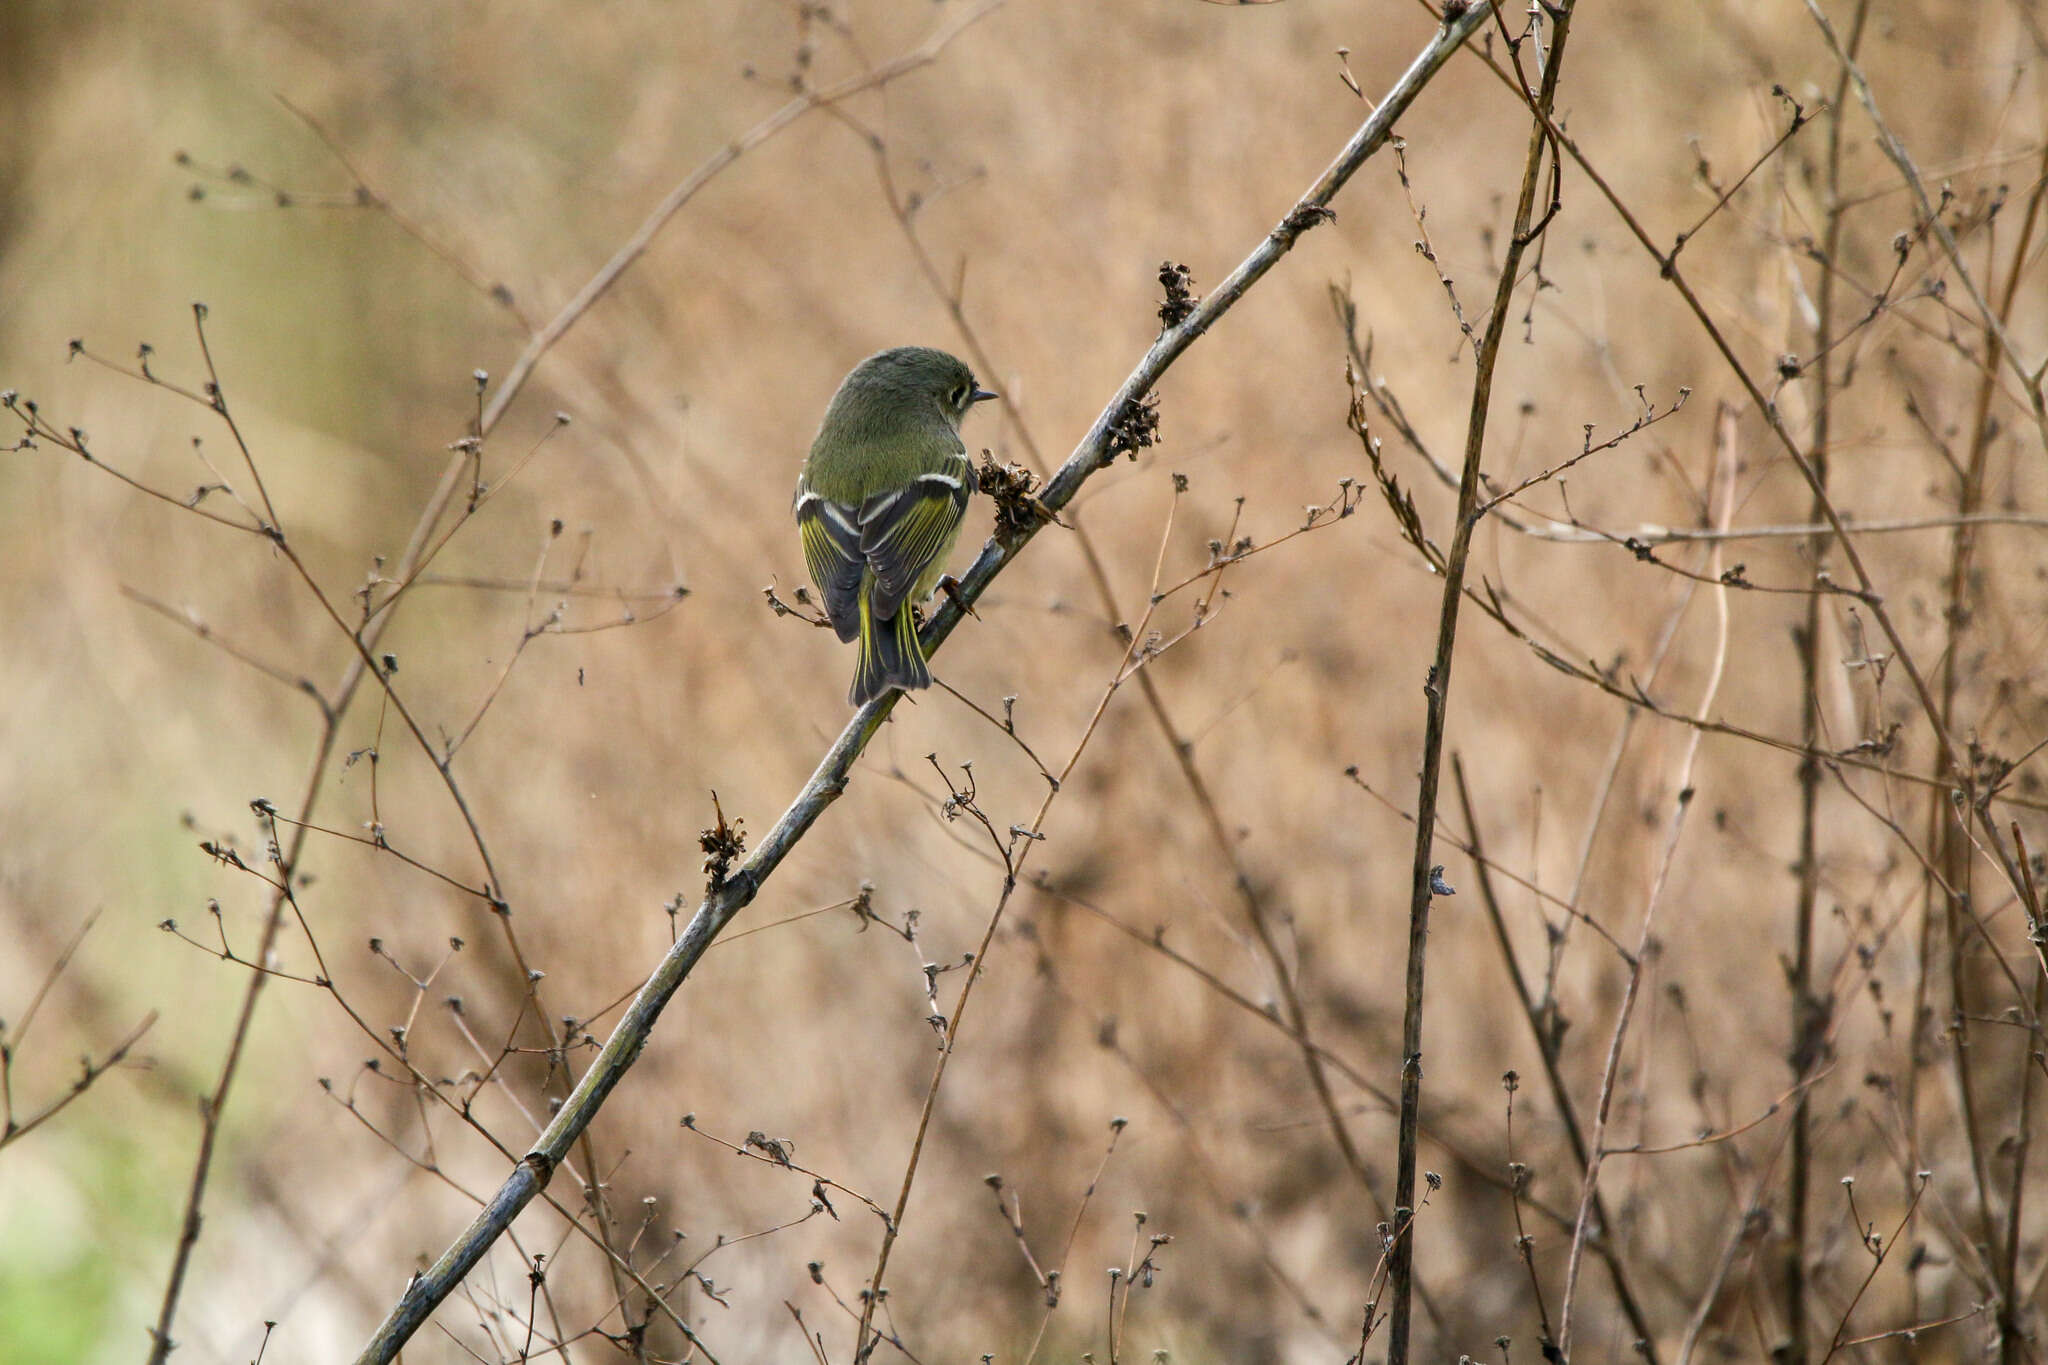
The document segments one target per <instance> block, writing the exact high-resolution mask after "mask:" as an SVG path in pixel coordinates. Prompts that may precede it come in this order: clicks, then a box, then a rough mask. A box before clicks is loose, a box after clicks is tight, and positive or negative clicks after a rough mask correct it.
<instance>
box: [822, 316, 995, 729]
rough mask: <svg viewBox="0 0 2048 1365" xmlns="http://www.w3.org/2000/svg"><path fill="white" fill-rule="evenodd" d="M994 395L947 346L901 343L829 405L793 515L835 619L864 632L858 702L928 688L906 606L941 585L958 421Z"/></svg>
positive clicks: (961, 483)
mask: <svg viewBox="0 0 2048 1365" xmlns="http://www.w3.org/2000/svg"><path fill="white" fill-rule="evenodd" d="M994 397H995V395H994V394H992V393H990V392H989V391H988V390H987V389H984V388H982V387H980V386H979V385H977V384H976V383H975V382H974V373H973V371H971V370H969V369H968V368H967V366H965V365H963V364H962V363H961V362H960V361H958V360H956V359H954V358H953V357H952V356H950V355H947V354H946V353H945V352H944V351H935V350H932V349H931V348H930V347H927V346H899V347H897V348H896V349H894V350H890V351H883V352H881V353H880V354H878V355H871V356H869V357H868V358H867V359H866V360H863V361H861V363H860V364H858V365H856V366H854V367H853V373H851V374H849V375H847V376H846V379H845V380H844V382H842V383H841V384H840V385H839V392H837V393H835V394H833V395H832V404H831V406H830V407H828V408H826V409H825V420H824V421H823V422H822V423H820V424H819V426H818V437H817V439H816V440H815V441H812V442H811V453H810V456H809V457H808V458H807V459H805V461H804V469H803V473H802V474H801V475H799V476H798V478H797V481H796V506H795V511H796V524H797V529H798V531H799V532H801V533H802V536H803V544H804V563H805V565H806V566H807V567H808V568H809V569H810V571H811V579H812V581H814V582H815V583H817V585H818V591H819V592H820V593H821V594H823V596H824V599H825V615H826V616H827V617H828V618H830V620H831V622H832V628H833V629H834V630H836V631H838V632H839V638H840V639H841V640H853V639H858V640H859V641H860V653H859V657H858V658H856V659H855V661H854V666H853V686H852V688H850V689H849V690H848V692H847V694H846V699H847V701H848V702H850V703H851V704H852V705H854V706H865V705H866V704H867V703H868V702H870V701H873V700H874V699H875V698H876V697H879V696H881V695H882V694H883V693H884V692H886V691H888V690H889V689H890V688H892V687H901V688H904V689H906V690H908V689H912V688H919V687H930V686H931V683H932V674H931V670H930V669H929V668H928V667H926V666H925V661H924V649H923V647H922V646H920V645H919V644H918V641H917V621H916V618H915V617H914V616H913V615H912V614H911V610H910V608H911V605H912V604H913V603H915V602H920V601H922V600H924V598H925V597H926V595H927V594H929V593H930V592H931V590H932V589H933V587H935V586H936V585H937V584H938V581H939V578H940V576H941V575H942V574H944V572H945V569H946V556H947V555H948V554H950V553H952V549H953V542H954V540H955V539H957V538H958V537H959V535H960V523H961V521H962V520H963V519H964V518H965V516H966V514H967V496H968V494H969V493H970V492H972V491H973V488H974V466H973V465H972V464H971V463H969V461H968V459H967V447H966V446H965V445H963V444H962V443H961V441H960V423H961V420H962V419H963V418H965V417H966V416H967V412H968V409H970V408H972V407H973V406H974V405H975V404H976V403H979V402H981V401H982V400H984V399H988V398H994Z"/></svg>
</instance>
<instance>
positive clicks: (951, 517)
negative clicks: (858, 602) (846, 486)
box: [859, 456, 972, 620]
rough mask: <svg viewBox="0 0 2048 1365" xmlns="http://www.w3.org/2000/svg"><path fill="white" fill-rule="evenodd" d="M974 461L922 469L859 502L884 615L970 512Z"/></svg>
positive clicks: (876, 600)
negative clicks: (896, 485)
mask: <svg viewBox="0 0 2048 1365" xmlns="http://www.w3.org/2000/svg"><path fill="white" fill-rule="evenodd" d="M971 468H972V467H971V466H970V465H969V464H968V463H967V461H966V458H965V457H964V456H961V457H956V458H955V459H954V460H952V461H950V462H948V467H947V468H946V469H945V470H944V471H943V472H940V471H934V472H932V473H929V474H920V475H918V476H917V477H916V478H914V479H912V480H911V481H910V482H909V483H907V484H904V485H903V486H902V487H900V488H892V489H890V490H889V491H888V492H886V493H877V494H875V495H874V496H873V497H871V498H869V499H868V500H867V501H866V502H864V503H862V504H861V507H860V518H859V522H860V554H861V557H862V558H863V559H864V560H866V561H867V566H868V568H870V569H872V570H873V571H874V575H875V586H874V589H873V591H872V594H871V596H870V599H869V606H870V607H871V608H872V609H873V611H874V613H875V615H876V616H877V617H879V618H880V619H882V620H887V619H888V618H890V617H892V616H894V615H895V614H896V613H897V612H899V611H901V610H902V609H903V605H904V603H905V602H907V601H908V600H909V599H910V598H911V596H912V595H913V593H914V591H915V590H916V589H917V587H918V583H919V580H920V579H922V578H923V577H924V575H925V571H926V570H927V569H929V568H931V567H932V565H933V563H934V562H935V561H936V560H937V559H938V557H939V556H940V555H942V554H944V553H945V552H946V549H947V548H948V547H949V546H950V545H951V544H952V543H953V537H954V535H955V534H956V533H957V532H958V531H959V529H960V519H961V518H962V517H963V516H965V515H966V514H967V495H968V492H969V489H968V485H967V478H968V474H969V473H970V471H971Z"/></svg>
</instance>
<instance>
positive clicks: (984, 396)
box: [967, 389, 999, 407]
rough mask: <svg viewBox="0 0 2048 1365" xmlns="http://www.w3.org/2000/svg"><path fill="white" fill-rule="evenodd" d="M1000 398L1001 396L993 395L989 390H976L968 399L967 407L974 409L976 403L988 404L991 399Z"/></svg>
mask: <svg viewBox="0 0 2048 1365" xmlns="http://www.w3.org/2000/svg"><path fill="white" fill-rule="evenodd" d="M998 396H999V395H997V394H995V393H992V392H991V391H989V390H988V389H976V390H975V391H974V393H973V394H972V395H971V396H970V397H969V398H968V400H967V406H969V407H973V406H974V405H975V404H976V403H986V402H987V401H988V400H989V399H991V398H995V397H998Z"/></svg>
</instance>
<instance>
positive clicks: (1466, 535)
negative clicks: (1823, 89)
mask: <svg viewBox="0 0 2048 1365" xmlns="http://www.w3.org/2000/svg"><path fill="white" fill-rule="evenodd" d="M1496 2H1497V0H1496ZM1472 8H1473V9H1474V10H1477V11H1479V12H1480V13H1482V14H1490V13H1496V11H1495V10H1494V9H1493V8H1492V7H1490V6H1486V5H1474V6H1473V7H1472ZM1551 13H1552V14H1553V16H1554V19H1555V24H1556V28H1555V31H1554V32H1553V34H1552V36H1551V43H1550V50H1549V51H1548V52H1547V53H1545V54H1544V57H1545V61H1544V65H1543V74H1542V89H1541V90H1540V92H1538V93H1536V94H1535V96H1534V99H1535V102H1536V106H1537V107H1538V108H1539V109H1541V110H1544V111H1548V110H1549V109H1550V108H1551V106H1552V104H1553V103H1554V101H1555V99H1556V95H1557V73H1558V70H1559V69H1560V67H1561V65H1562V62H1561V58H1562V57H1563V55H1564V45H1565V39H1566V37H1567V36H1568V35H1569V33H1570V31H1571V15H1572V6H1571V5H1570V4H1569V3H1567V4H1562V5H1559V6H1557V8H1556V9H1555V10H1554V11H1551ZM1549 145H1550V143H1549V135H1548V133H1547V132H1546V130H1545V128H1544V125H1543V122H1542V120H1540V119H1539V120H1538V121H1537V122H1536V123H1535V124H1534V125H1532V126H1531V128H1530V129H1529V154H1528V158H1527V160H1526V162H1525V163H1524V165H1523V169H1522V191H1521V197H1520V198H1519V199H1518V200H1517V201H1516V204H1515V218H1514V229H1513V231H1512V232H1511V233H1510V234H1509V235H1508V240H1507V251H1506V255H1505V259H1504V260H1503V261H1502V263H1501V269H1500V281H1499V284H1498V285H1497V287H1496V288H1495V290H1494V299H1493V308H1492V311H1491V312H1489V313H1488V315H1487V321H1486V333H1485V335H1484V337H1483V338H1482V339H1481V341H1480V344H1479V354H1478V365H1477V370H1476V374H1475V376H1474V378H1473V381H1472V411H1471V416H1470V418H1469V419H1468V420H1467V422H1466V426H1465V463H1464V469H1463V471H1462V473H1461V474H1460V476H1459V479H1458V520H1457V527H1456V529H1455V531H1454V532H1453V533H1452V536H1451V549H1450V554H1449V556H1448V558H1447V559H1446V561H1445V565H1444V589H1443V600H1442V604H1441V606H1440V607H1439V608H1438V613H1437V636H1436V659H1435V661H1434V662H1433V663H1432V664H1431V665H1430V668H1429V675H1428V677H1427V679H1426V680H1425V681H1424V682H1423V685H1422V691H1423V695H1424V697H1425V698H1427V703H1426V713H1425V719H1424V728H1423V739H1422V782H1421V786H1420V788H1419V790H1418V792H1417V795H1416V799H1415V859H1414V865H1413V867H1412V868H1411V878H1410V885H1409V900H1408V968H1407V976H1406V988H1405V991H1404V1000H1405V1005H1404V1008H1403V1011H1402V1018H1401V1112H1400V1117H1399V1120H1398V1137H1397V1144H1398V1145H1397V1148H1396V1153H1395V1158H1394V1160H1395V1167H1394V1227H1393V1246H1392V1251H1391V1254H1390V1255H1389V1257H1388V1260H1387V1292H1388V1293H1389V1295H1391V1297H1392V1299H1393V1303H1392V1307H1391V1308H1390V1309H1389V1311H1388V1319H1387V1365H1407V1362H1408V1359H1409V1334H1410V1329H1411V1326H1412V1316H1413V1312H1414V1310H1413V1304H1412V1301H1413V1291H1414V1281H1415V1229H1414V1227H1413V1226H1412V1224H1413V1222H1414V1218H1415V1155H1416V1146H1417V1142H1418V1138H1419V1133H1418V1131H1417V1130H1418V1125H1419V1123H1420V1121H1421V1117H1422V1001H1423V967H1424V960H1425V950H1426V949H1427V947H1428V943H1429V907H1430V902H1431V900H1432V899H1433V897H1434V896H1435V894H1436V893H1435V890H1434V886H1435V881H1436V878H1435V874H1434V866H1435V865H1434V864H1433V863H1432V861H1431V858H1432V855H1433V854H1434V852H1435V843H1434V840H1435V835H1436V808H1437V789H1438V786H1439V784H1440V782H1441V779H1442V775H1443V753H1444V726H1445V721H1446V718H1447V713H1448V710H1449V702H1450V695H1451V660H1452V657H1453V651H1454V650H1455V648H1456V645H1457V638H1458V608H1459V606H1460V605H1461V604H1462V602H1463V601H1464V589H1465V561H1466V558H1467V557H1468V556H1469V554H1470V553H1471V548H1472V532H1473V529H1474V528H1475V527H1476V525H1477V524H1478V520H1479V517H1478V507H1479V499H1480V492H1481V488H1480V482H1479V457H1480V454H1481V452H1482V451H1483V450H1484V448H1485V444H1486V415H1487V409H1488V406H1489V404H1490V403H1491V401H1492V397H1493V370H1494V365H1495V364H1496V362H1497V361H1498V359H1499V357H1500V343H1501V337H1502V336H1503V334H1504V333H1505V332H1506V329H1507V320H1508V305H1509V303H1510V302H1511V301H1512V298H1513V295H1514V291H1515V286H1516V284H1517V283H1518V282H1519V281H1520V279H1521V264H1522V255H1523V253H1524V251H1525V250H1526V249H1527V248H1528V246H1529V243H1530V240H1531V238H1532V236H1533V234H1532V233H1531V231H1530V224H1531V223H1532V222H1534V221H1535V217H1536V189H1537V186H1538V185H1539V184H1540V183H1541V181H1542V170H1543V160H1544V151H1545V148H1546V146H1549ZM1548 216H1549V215H1548V214H1546V215H1545V217H1546V221H1547V219H1548Z"/></svg>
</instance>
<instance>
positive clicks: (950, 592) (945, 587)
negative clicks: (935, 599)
mask: <svg viewBox="0 0 2048 1365" xmlns="http://www.w3.org/2000/svg"><path fill="white" fill-rule="evenodd" d="M936 586H937V588H938V590H939V591H940V592H942V593H944V594H946V596H947V597H949V598H951V599H952V602H953V605H954V606H956V607H958V608H960V610H962V611H964V612H966V613H967V614H968V615H969V616H972V617H973V618H974V619H975V620H977V621H979V620H980V619H981V613H980V612H978V611H976V610H975V609H974V604H973V603H972V602H970V601H968V600H967V598H966V596H965V594H963V593H962V592H961V591H960V580H959V579H957V578H955V577H953V575H951V574H946V575H944V576H942V577H941V578H940V579H939V581H938V583H937V585H936Z"/></svg>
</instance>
